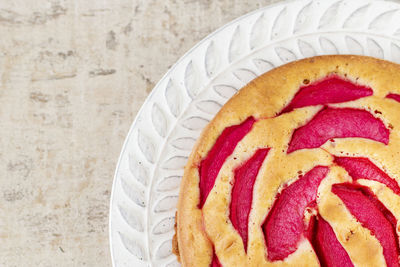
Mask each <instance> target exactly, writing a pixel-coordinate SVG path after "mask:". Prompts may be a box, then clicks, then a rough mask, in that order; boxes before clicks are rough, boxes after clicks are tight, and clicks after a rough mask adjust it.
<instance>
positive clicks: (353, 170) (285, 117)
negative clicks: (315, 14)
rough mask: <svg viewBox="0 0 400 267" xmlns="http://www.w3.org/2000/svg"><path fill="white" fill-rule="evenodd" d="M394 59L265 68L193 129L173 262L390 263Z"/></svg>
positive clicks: (394, 218)
mask: <svg viewBox="0 0 400 267" xmlns="http://www.w3.org/2000/svg"><path fill="white" fill-rule="evenodd" d="M399 181H400V66H399V65H397V64H394V63H391V62H388V61H383V60H379V59H374V58H370V57H362V56H350V55H349V56H339V55H338V56H321V57H314V58H308V59H304V60H300V61H297V62H293V63H289V64H286V65H284V66H281V67H279V68H276V69H274V70H272V71H270V72H268V73H265V74H263V75H261V76H260V77H258V78H256V79H255V80H253V81H252V82H250V83H249V84H248V85H246V86H245V87H244V88H242V89H241V90H240V91H239V92H238V93H237V94H236V95H235V96H233V97H232V98H231V99H230V100H229V101H228V102H227V103H226V104H225V105H224V106H223V107H222V109H221V110H220V112H219V113H218V114H217V115H216V116H215V118H214V119H213V120H212V121H211V122H210V124H209V125H208V126H207V127H206V128H205V129H204V130H203V132H202V134H201V136H200V138H199V139H198V141H197V143H196V145H195V147H194V149H193V152H192V153H191V155H190V158H189V161H188V163H187V165H186V168H185V172H184V176H183V179H182V183H181V189H180V195H179V203H178V211H177V226H176V232H177V238H176V240H175V248H176V250H177V254H178V256H179V258H180V261H181V263H182V265H183V266H185V267H186V266H196V267H201V266H206V267H209V266H224V267H227V266H241V267H242V266H257V267H258V266H341V267H343V266H363V267H365V266H399V255H400V249H399V230H400V226H398V219H399V218H400V187H399V183H398V182H399Z"/></svg>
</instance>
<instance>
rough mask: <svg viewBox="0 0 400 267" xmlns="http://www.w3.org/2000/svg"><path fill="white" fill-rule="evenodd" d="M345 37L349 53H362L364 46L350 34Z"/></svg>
mask: <svg viewBox="0 0 400 267" xmlns="http://www.w3.org/2000/svg"><path fill="white" fill-rule="evenodd" d="M345 39H346V45H347V49H348V50H349V52H350V54H354V55H362V54H364V48H363V47H362V45H361V44H360V43H359V42H358V41H357V40H356V39H354V38H353V37H350V36H346V38H345Z"/></svg>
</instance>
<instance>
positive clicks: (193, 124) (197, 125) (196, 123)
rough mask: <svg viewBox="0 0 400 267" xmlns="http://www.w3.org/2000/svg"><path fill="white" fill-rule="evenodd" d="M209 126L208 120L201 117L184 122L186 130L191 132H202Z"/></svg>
mask: <svg viewBox="0 0 400 267" xmlns="http://www.w3.org/2000/svg"><path fill="white" fill-rule="evenodd" d="M207 124H208V120H207V119H204V118H201V117H199V116H194V117H190V118H187V119H185V120H184V121H183V122H182V126H183V127H185V128H186V129H189V130H193V131H196V130H201V129H203V128H204V127H205V126H206V125H207Z"/></svg>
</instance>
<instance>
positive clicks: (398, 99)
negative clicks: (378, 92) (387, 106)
mask: <svg viewBox="0 0 400 267" xmlns="http://www.w3.org/2000/svg"><path fill="white" fill-rule="evenodd" d="M386 98H391V99H394V100H396V101H397V102H400V95H399V94H392V93H390V94H388V95H387V96H386Z"/></svg>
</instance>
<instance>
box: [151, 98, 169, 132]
mask: <svg viewBox="0 0 400 267" xmlns="http://www.w3.org/2000/svg"><path fill="white" fill-rule="evenodd" d="M151 120H152V122H153V126H154V128H155V129H156V131H157V133H158V134H159V135H160V136H162V137H165V136H166V134H167V130H168V124H167V119H166V117H165V114H164V111H162V109H161V108H160V106H159V105H157V104H154V105H153V109H152V111H151Z"/></svg>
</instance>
